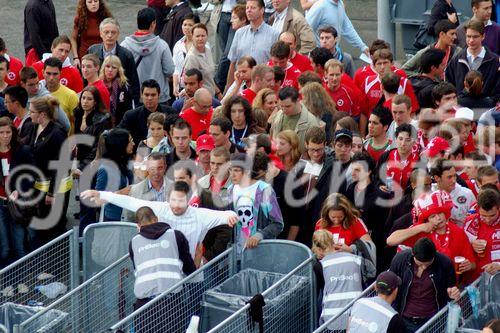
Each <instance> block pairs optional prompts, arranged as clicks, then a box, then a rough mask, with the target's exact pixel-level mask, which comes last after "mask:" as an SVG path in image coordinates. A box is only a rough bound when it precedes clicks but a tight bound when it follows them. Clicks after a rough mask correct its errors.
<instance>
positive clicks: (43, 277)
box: [36, 273, 54, 281]
mask: <svg viewBox="0 0 500 333" xmlns="http://www.w3.org/2000/svg"><path fill="white" fill-rule="evenodd" d="M52 278H54V275H52V274H50V273H40V274H38V276H37V277H36V279H37V280H38V281H44V280H49V279H52Z"/></svg>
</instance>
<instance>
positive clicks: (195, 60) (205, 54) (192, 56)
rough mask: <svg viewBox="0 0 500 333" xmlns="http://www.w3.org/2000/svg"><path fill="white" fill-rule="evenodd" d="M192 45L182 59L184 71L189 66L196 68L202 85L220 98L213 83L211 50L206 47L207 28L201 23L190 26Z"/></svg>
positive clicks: (218, 91)
mask: <svg viewBox="0 0 500 333" xmlns="http://www.w3.org/2000/svg"><path fill="white" fill-rule="evenodd" d="M191 34H192V35H193V46H192V47H191V49H189V50H188V53H187V54H186V59H185V61H184V71H187V70H189V69H191V68H196V69H198V70H199V71H200V72H201V74H202V75H203V86H204V87H205V88H207V89H208V91H210V94H211V95H212V96H214V95H215V96H217V98H218V99H219V100H221V99H222V93H221V91H220V89H219V87H218V86H217V85H216V84H215V81H214V75H215V64H214V60H213V57H212V51H211V50H210V48H209V47H207V40H208V28H207V27H206V26H205V25H204V24H203V23H196V24H195V25H194V26H193V27H192V28H191Z"/></svg>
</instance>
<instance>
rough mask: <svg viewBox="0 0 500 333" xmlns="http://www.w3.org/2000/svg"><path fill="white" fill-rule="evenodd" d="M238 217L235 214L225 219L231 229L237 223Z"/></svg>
mask: <svg viewBox="0 0 500 333" xmlns="http://www.w3.org/2000/svg"><path fill="white" fill-rule="evenodd" d="M238 221H239V220H238V216H237V215H236V214H234V215H231V216H229V217H228V218H227V224H228V225H229V226H230V227H231V228H232V227H234V225H235V224H236V223H238Z"/></svg>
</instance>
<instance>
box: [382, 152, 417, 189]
mask: <svg viewBox="0 0 500 333" xmlns="http://www.w3.org/2000/svg"><path fill="white" fill-rule="evenodd" d="M419 160H420V157H419V155H418V154H414V153H410V155H409V156H408V158H407V159H406V160H404V161H401V156H400V155H399V152H398V150H397V149H393V150H391V152H390V153H389V158H388V159H387V170H386V175H387V176H392V178H393V179H394V181H395V182H397V183H398V184H399V185H401V188H403V189H405V188H406V185H408V180H410V175H411V172H412V171H413V168H415V165H416V164H417V163H418V161H419Z"/></svg>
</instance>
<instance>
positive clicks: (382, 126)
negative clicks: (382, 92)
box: [364, 106, 392, 162]
mask: <svg viewBox="0 0 500 333" xmlns="http://www.w3.org/2000/svg"><path fill="white" fill-rule="evenodd" d="M391 122H392V116H391V111H390V110H389V109H387V108H385V107H383V106H377V107H376V108H375V110H373V112H372V114H371V115H370V118H369V119H368V135H369V136H370V137H369V138H368V139H367V140H366V141H365V143H364V146H365V150H366V151H367V152H368V154H370V156H371V157H372V158H373V160H374V161H375V162H378V160H379V159H380V156H382V154H383V153H384V152H386V151H387V150H389V149H390V147H391V141H390V140H389V139H388V138H387V129H388V128H389V125H390V124H391Z"/></svg>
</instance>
